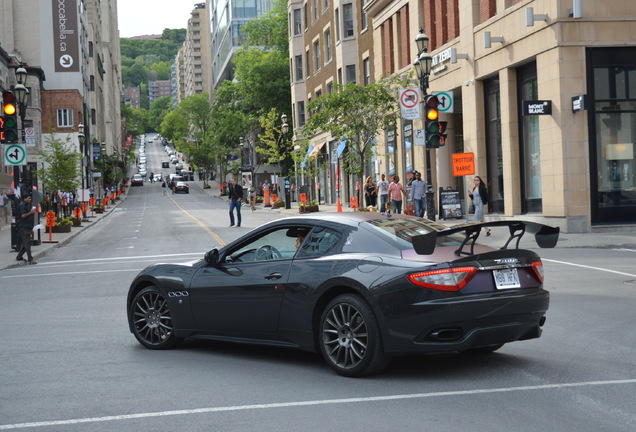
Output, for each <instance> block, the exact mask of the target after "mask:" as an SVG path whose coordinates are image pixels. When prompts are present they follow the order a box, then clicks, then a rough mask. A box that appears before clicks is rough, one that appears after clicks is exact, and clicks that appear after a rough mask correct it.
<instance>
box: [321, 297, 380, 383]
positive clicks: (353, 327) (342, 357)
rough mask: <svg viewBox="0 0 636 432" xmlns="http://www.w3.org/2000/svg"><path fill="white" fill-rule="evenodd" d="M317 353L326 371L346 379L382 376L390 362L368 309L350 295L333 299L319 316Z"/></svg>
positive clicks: (363, 302) (371, 313)
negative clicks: (327, 368) (318, 351)
mask: <svg viewBox="0 0 636 432" xmlns="http://www.w3.org/2000/svg"><path fill="white" fill-rule="evenodd" d="M320 350H321V352H322V355H323V357H324V358H325V361H326V362H327V364H328V365H329V367H331V368H332V369H333V370H335V371H336V372H337V373H338V374H340V375H343V376H348V377H360V376H364V375H371V374H374V373H378V372H381V371H382V370H384V369H385V368H386V367H387V366H388V365H389V363H390V362H391V357H389V356H387V355H386V354H385V353H384V350H383V346H382V338H381V336H380V330H379V327H378V322H377V320H376V318H375V316H374V315H373V311H372V310H371V307H370V306H369V305H368V304H367V303H366V302H365V301H364V300H363V299H361V298H360V297H358V296H356V295H353V294H344V295H341V296H338V297H336V298H334V299H333V300H332V301H331V302H330V303H329V304H328V305H327V307H326V308H325V310H324V312H323V313H322V316H321V318H320Z"/></svg>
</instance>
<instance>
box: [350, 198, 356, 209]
mask: <svg viewBox="0 0 636 432" xmlns="http://www.w3.org/2000/svg"><path fill="white" fill-rule="evenodd" d="M349 201H350V205H351V208H353V209H355V210H357V209H358V197H355V196H352V197H350V198H349Z"/></svg>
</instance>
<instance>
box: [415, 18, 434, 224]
mask: <svg viewBox="0 0 636 432" xmlns="http://www.w3.org/2000/svg"><path fill="white" fill-rule="evenodd" d="M428 41H429V39H428V36H426V33H424V29H420V32H419V33H418V35H417V37H416V38H415V44H416V45H417V58H416V59H415V61H414V62H413V67H415V72H416V73H417V79H418V80H419V82H420V90H421V91H422V101H425V100H426V95H427V93H426V92H427V91H428V77H429V76H430V74H431V64H432V63H433V58H432V57H431V55H430V54H429V53H428ZM424 112H426V110H424ZM424 123H426V122H425V121H424ZM432 183H433V178H432V174H431V150H430V149H429V148H428V146H427V147H426V185H427V189H426V216H427V217H428V218H429V219H430V220H432V221H434V220H435V202H434V200H433V199H434V193H433V184H432Z"/></svg>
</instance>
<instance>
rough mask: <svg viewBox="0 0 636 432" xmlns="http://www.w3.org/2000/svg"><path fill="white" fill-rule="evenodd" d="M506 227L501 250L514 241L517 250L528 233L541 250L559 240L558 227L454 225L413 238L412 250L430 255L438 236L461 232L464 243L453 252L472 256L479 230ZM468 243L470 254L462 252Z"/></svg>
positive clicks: (511, 222) (500, 223)
mask: <svg viewBox="0 0 636 432" xmlns="http://www.w3.org/2000/svg"><path fill="white" fill-rule="evenodd" d="M489 226H492V227H495V226H507V227H508V230H509V232H510V236H509V237H508V240H507V241H506V243H505V244H504V245H503V246H502V247H501V249H508V246H509V245H510V243H511V242H513V241H515V240H516V241H515V245H514V248H515V249H519V242H520V241H521V237H523V235H524V234H525V233H526V232H528V233H530V234H534V239H535V241H536V242H537V245H539V247H541V248H553V247H555V246H556V244H557V241H558V240H559V231H560V230H559V227H551V226H549V225H544V224H540V223H536V222H527V221H519V220H506V221H493V222H479V223H473V224H464V225H455V226H452V227H449V228H446V229H444V230H442V231H438V232H431V233H429V234H424V235H420V236H415V237H413V239H412V241H413V248H414V249H415V252H417V253H418V254H419V255H430V254H432V253H433V251H434V250H435V244H436V242H437V237H438V236H448V235H451V234H456V233H460V232H463V233H464V237H465V238H464V241H463V242H462V244H461V245H460V246H459V248H458V249H457V250H456V251H455V255H457V256H460V255H474V249H475V242H476V241H477V239H478V238H479V234H480V233H481V229H482V228H484V227H489ZM468 243H470V252H467V251H464V247H465V246H466V245H467V244H468Z"/></svg>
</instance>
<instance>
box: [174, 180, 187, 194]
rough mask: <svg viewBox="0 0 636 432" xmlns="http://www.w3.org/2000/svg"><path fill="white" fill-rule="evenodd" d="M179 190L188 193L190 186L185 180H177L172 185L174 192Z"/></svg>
mask: <svg viewBox="0 0 636 432" xmlns="http://www.w3.org/2000/svg"><path fill="white" fill-rule="evenodd" d="M179 192H183V193H187V194H189V193H190V186H188V184H187V183H186V182H182V181H178V182H177V183H175V186H174V193H179Z"/></svg>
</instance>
